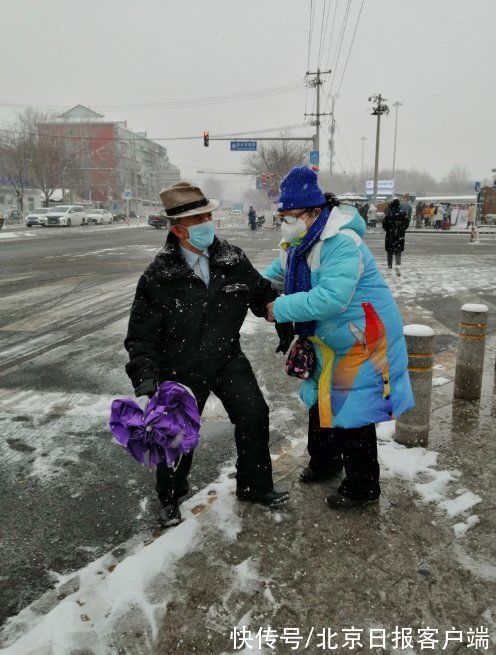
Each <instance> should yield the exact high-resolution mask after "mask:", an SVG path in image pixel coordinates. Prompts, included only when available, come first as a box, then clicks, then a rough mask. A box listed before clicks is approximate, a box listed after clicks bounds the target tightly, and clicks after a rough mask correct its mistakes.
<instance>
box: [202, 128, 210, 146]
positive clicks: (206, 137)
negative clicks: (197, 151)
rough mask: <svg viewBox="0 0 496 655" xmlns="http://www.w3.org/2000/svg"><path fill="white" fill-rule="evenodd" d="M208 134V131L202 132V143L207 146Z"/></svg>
mask: <svg viewBox="0 0 496 655" xmlns="http://www.w3.org/2000/svg"><path fill="white" fill-rule="evenodd" d="M208 141H209V135H208V132H203V145H204V146H205V148H208Z"/></svg>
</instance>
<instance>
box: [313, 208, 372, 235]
mask: <svg viewBox="0 0 496 655" xmlns="http://www.w3.org/2000/svg"><path fill="white" fill-rule="evenodd" d="M340 230H353V231H354V232H356V233H357V235H358V236H359V237H360V238H361V239H362V238H363V237H364V236H365V232H366V226H365V221H364V220H363V218H362V217H361V216H360V214H359V213H358V210H357V209H356V208H355V207H353V206H352V205H339V207H334V208H333V210H332V211H331V213H330V214H329V218H328V219H327V223H326V226H325V228H324V230H323V232H322V234H321V235H320V239H321V240H322V241H325V240H326V239H330V238H331V237H333V236H335V235H336V234H337V233H338V232H339V231H340Z"/></svg>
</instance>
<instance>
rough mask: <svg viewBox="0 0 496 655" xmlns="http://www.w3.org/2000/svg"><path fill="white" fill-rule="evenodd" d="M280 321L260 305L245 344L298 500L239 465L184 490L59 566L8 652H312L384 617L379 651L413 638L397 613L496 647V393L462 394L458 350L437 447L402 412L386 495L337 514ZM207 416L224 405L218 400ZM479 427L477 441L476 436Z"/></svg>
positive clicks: (276, 460) (437, 395)
mask: <svg viewBox="0 0 496 655" xmlns="http://www.w3.org/2000/svg"><path fill="white" fill-rule="evenodd" d="M270 329H271V328H270V326H268V325H267V324H266V323H265V322H263V321H259V320H258V319H255V318H254V317H250V318H249V319H248V321H247V323H246V324H245V326H244V328H243V332H244V334H245V342H246V343H245V350H246V351H247V354H248V356H250V357H251V358H252V361H254V362H256V363H257V364H258V365H259V367H258V369H257V370H256V372H257V376H258V377H259V380H260V381H261V383H262V385H263V387H264V392H265V393H266V395H267V398H268V401H269V404H270V406H271V410H272V411H271V416H272V430H273V433H274V434H276V435H278V440H277V441H276V443H274V444H273V446H272V452H273V464H274V472H275V478H276V481H277V484H278V486H280V487H287V488H289V489H290V491H291V502H290V504H289V505H288V506H287V507H285V508H284V509H281V510H280V511H277V512H274V511H272V512H271V511H269V510H265V509H263V508H261V507H258V506H251V505H245V504H241V503H239V502H237V501H236V500H235V496H234V480H233V479H232V477H233V472H234V468H233V467H227V468H226V469H225V470H224V471H223V473H222V474H221V476H220V477H219V479H218V480H217V481H216V482H214V483H213V484H210V485H209V486H207V487H206V488H204V489H202V490H200V491H199V492H198V493H197V494H196V495H194V496H193V497H191V498H190V499H189V500H188V501H187V502H186V503H184V505H183V516H184V519H185V520H184V522H183V523H182V524H181V525H180V526H178V527H177V528H173V529H170V530H169V531H166V532H161V531H157V532H155V533H153V534H142V535H137V536H136V537H135V538H134V539H131V540H130V541H128V542H126V543H124V544H122V547H120V548H117V549H114V550H113V551H112V552H110V553H107V554H106V555H104V556H103V557H100V558H99V559H98V560H96V561H94V562H92V563H90V564H89V565H88V566H86V567H84V568H83V569H82V570H80V571H77V572H75V573H73V574H69V575H65V576H57V575H56V574H54V578H55V579H56V584H55V587H54V589H53V590H51V591H49V592H47V593H46V594H45V595H44V596H43V597H42V598H41V599H39V601H36V602H35V603H33V604H32V605H31V606H30V607H28V608H26V609H25V610H23V611H22V612H21V613H20V614H19V615H18V616H17V617H14V618H12V619H10V620H9V621H8V622H7V624H6V625H5V627H4V630H3V632H2V636H1V641H0V644H1V645H2V646H3V647H4V650H2V651H1V652H2V653H5V654H6V655H7V654H8V655H52V654H54V655H55V654H57V655H58V654H60V655H66V654H67V655H69V653H85V655H90V654H95V655H100V654H101V655H104V654H107V653H108V654H109V655H110V654H112V655H114V654H116V653H129V654H131V653H133V654H134V653H137V654H138V653H174V655H183V654H186V653H188V654H189V653H199V654H200V653H201V654H202V655H207V654H212V655H220V654H221V653H226V654H228V653H229V654H230V653H234V652H243V653H250V652H277V653H286V652H293V651H294V650H296V652H298V651H299V650H301V651H303V650H305V649H304V646H305V643H307V642H308V647H307V649H306V652H314V653H317V652H320V651H321V650H323V649H322V648H319V646H318V643H319V641H322V638H323V637H322V635H323V634H324V633H323V632H322V631H323V630H325V629H327V628H329V629H331V632H333V633H336V635H335V636H334V637H333V641H332V644H333V645H334V644H341V647H342V648H345V645H343V644H346V641H345V640H346V639H347V636H348V637H349V634H348V633H346V632H345V631H346V630H348V631H349V630H351V629H352V628H354V629H355V630H356V629H358V630H362V631H363V632H361V633H360V634H361V636H362V642H363V643H364V652H368V651H367V650H366V648H365V644H367V645H368V639H369V637H370V630H379V631H381V630H382V631H384V635H386V636H385V639H386V641H385V643H386V644H387V647H386V648H385V649H384V650H383V651H379V650H378V651H377V652H398V651H397V650H396V651H394V650H393V648H392V643H393V642H392V641H391V639H392V636H391V631H393V630H394V629H395V627H396V626H399V627H400V628H404V629H405V630H408V629H411V630H412V634H413V635H414V641H413V642H412V643H417V644H418V643H420V642H418V639H419V638H420V635H421V634H423V633H421V632H419V631H421V630H423V629H426V628H427V627H429V628H430V629H437V630H438V631H439V632H438V634H437V637H436V638H438V639H439V641H440V644H439V648H438V650H439V651H440V652H441V650H442V646H443V641H444V640H445V639H446V631H447V630H452V629H454V627H456V629H457V630H459V631H462V632H463V635H464V636H463V638H464V640H465V644H466V643H468V642H469V640H470V639H471V638H472V636H473V635H472V636H471V633H470V630H471V629H472V630H473V629H475V628H479V627H480V626H482V627H483V628H484V630H485V629H487V630H488V637H487V640H488V645H489V646H488V648H489V650H486V651H485V652H491V650H490V648H492V647H493V646H494V644H496V633H495V627H496V626H495V623H494V618H493V615H492V614H491V612H492V609H491V599H494V589H495V582H496V566H495V563H494V561H491V559H490V558H491V556H493V555H494V549H493V547H492V544H493V542H492V538H491V534H492V532H493V529H494V516H492V514H491V511H490V508H491V506H494V485H492V483H491V480H492V479H493V478H491V476H490V472H489V471H490V470H491V469H493V468H494V462H495V458H494V449H495V444H494V439H493V436H494V435H493V436H491V435H492V421H493V418H492V417H491V405H490V403H488V402H485V403H483V404H482V405H481V407H480V408H478V411H479V414H478V415H477V416H475V415H474V411H476V408H474V406H473V405H470V404H469V405H468V406H466V407H465V408H462V409H461V410H460V408H459V407H458V408H453V407H452V405H451V402H450V398H451V393H452V379H453V356H452V353H445V354H443V356H442V357H440V358H439V359H438V361H437V364H436V367H437V368H436V376H435V379H436V380H437V381H436V382H435V389H434V403H433V417H434V420H433V425H432V435H433V439H432V441H433V446H432V447H430V448H428V449H424V448H412V449H407V448H405V447H403V446H400V445H398V444H396V443H395V442H394V441H393V439H392V435H393V430H394V425H393V424H392V423H389V424H383V425H381V426H380V427H379V441H380V446H379V455H380V462H381V469H382V486H383V495H382V498H381V503H380V505H379V506H376V507H371V508H368V509H367V510H365V511H362V512H356V513H352V514H339V513H333V512H331V511H330V510H329V509H328V507H327V506H326V505H325V503H324V498H325V496H326V494H327V493H328V489H329V488H330V487H331V486H333V485H332V483H325V484H319V485H315V486H302V485H301V484H300V483H299V482H298V479H297V478H298V473H299V470H300V469H301V468H302V467H303V466H304V465H305V462H306V459H307V458H306V454H305V432H306V413H305V411H304V409H303V408H302V407H301V405H300V404H299V403H298V402H297V401H296V398H295V383H294V381H293V380H291V379H289V378H286V377H285V376H284V375H283V374H281V373H280V371H277V370H275V371H274V372H273V371H272V369H269V368H268V367H267V366H262V365H261V362H264V360H265V361H270V359H271V358H272V359H273V341H272V340H270V339H267V338H266V337H267V335H268V331H269V330H270ZM491 348H494V344H492V346H491ZM256 352H258V355H257V356H255V355H256ZM488 367H490V362H489V361H488ZM490 373H491V372H490ZM490 373H488V375H490ZM487 382H488V384H486V386H485V392H486V393H490V392H491V387H490V385H489V382H490V379H489V377H488V380H487ZM52 400H53V402H55V400H56V399H52ZM106 400H107V399H101V401H100V402H101V403H103V405H102V404H100V405H99V404H98V402H96V399H92V398H90V397H88V399H87V404H88V406H89V407H92V408H93V409H92V412H91V413H92V415H95V416H96V415H97V414H98V412H99V411H101V412H102V415H103V411H106V406H105V407H104V405H105V402H106ZM460 411H462V414H460ZM463 411H465V413H466V414H465V416H464V418H463ZM207 415H210V416H213V417H219V416H222V415H223V410H222V409H221V408H220V407H219V403H218V401H216V399H212V400H211V401H210V404H209V406H208V408H207ZM472 440H473V441H475V440H476V441H477V448H473V449H472V450H471V451H467V450H464V449H466V448H467V443H468V444H470V443H471V441H472ZM481 458H482V459H481ZM478 470H481V471H483V474H482V475H480V476H477V471H478ZM493 474H494V471H493ZM145 509H146V508H145V507H143V508H142V510H143V511H145ZM474 598H477V602H476V603H475V602H474V600H473V599H474ZM269 628H270V630H273V631H274V633H272V632H270V631H269V632H268V630H269ZM236 629H237V630H238V632H236ZM274 634H276V635H277V636H276V637H275V638H274V639H275V641H274V642H273V644H274V648H271V647H270V645H268V644H269V643H271V639H270V638H271V636H272V637H274ZM483 634H485V633H483ZM243 636H244V638H243ZM291 637H292V639H293V641H292V642H291V641H290V638H291ZM474 638H475V637H474ZM291 644H293V645H295V644H296V647H297V648H295V649H291ZM456 646H460V643H459V642H458V644H456V642H453V643H449V642H448V647H447V648H446V649H445V650H443V652H448V653H450V652H457V651H455V650H452V647H456ZM417 648H418V646H417ZM356 650H358V651H359V650H360V649H359V648H358V646H357V647H356ZM337 652H345V651H337ZM371 652H374V651H373V650H372V651H371ZM400 652H401V651H400ZM404 652H406V653H414V652H418V650H417V649H415V650H411V649H410V650H408V649H406V650H404ZM480 652H484V651H483V649H480Z"/></svg>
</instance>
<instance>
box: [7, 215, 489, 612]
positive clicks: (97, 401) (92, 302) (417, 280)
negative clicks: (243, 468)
mask: <svg viewBox="0 0 496 655" xmlns="http://www.w3.org/2000/svg"><path fill="white" fill-rule="evenodd" d="M33 232H35V231H34V230H33ZM35 234H36V236H33V237H29V236H26V235H24V236H20V237H19V238H8V239H5V240H3V241H0V262H1V263H0V272H1V278H0V294H1V303H2V312H1V314H0V424H1V426H2V428H3V429H2V438H1V441H0V497H2V499H3V508H2V516H1V521H2V525H1V530H0V534H1V537H0V538H1V542H0V546H1V552H2V561H1V562H0V580H1V581H2V586H1V590H0V622H2V621H3V620H4V619H5V618H7V617H8V616H9V615H12V614H15V613H17V612H18V611H19V610H20V609H22V608H23V607H25V606H26V605H27V604H29V603H30V602H32V601H33V600H34V599H36V598H38V597H39V596H40V595H41V594H42V593H43V592H44V591H45V590H46V589H47V588H48V587H49V586H50V585H51V583H52V580H53V576H52V574H51V573H50V572H51V571H55V572H57V573H65V572H67V571H70V570H73V569H78V568H80V567H82V566H84V565H85V564H86V563H88V562H90V561H92V560H94V559H95V558H96V557H97V556H100V555H102V554H104V553H106V552H107V551H111V550H112V549H115V548H116V547H117V546H118V545H119V544H121V543H122V542H123V541H125V540H127V539H130V538H131V537H132V536H133V535H135V534H137V533H139V532H147V531H150V530H153V529H154V527H155V519H154V512H155V510H156V501H155V499H154V492H153V475H152V474H150V473H149V472H148V471H147V470H145V469H142V468H139V467H137V466H136V465H135V464H134V463H133V462H132V461H131V460H130V459H129V458H128V457H127V456H126V455H125V454H124V453H122V452H120V451H119V450H118V448H117V446H115V445H114V444H113V443H112V442H111V439H110V436H109V433H108V431H107V429H106V418H107V414H108V406H109V403H110V401H111V399H112V398H113V397H115V396H116V395H122V394H127V393H130V391H131V390H130V386H129V383H128V380H127V378H126V376H125V374H124V371H123V365H124V363H125V353H124V350H123V347H122V341H123V338H124V333H125V328H126V318H127V315H128V312H129V307H130V303H131V299H132V295H133V292H134V286H135V284H136V280H137V277H138V275H139V274H140V272H141V271H142V270H143V269H144V268H145V266H146V265H147V263H148V262H149V261H150V260H151V259H152V258H153V256H154V254H155V252H156V251H157V250H158V249H159V248H160V247H161V245H162V241H163V238H164V236H165V233H164V232H159V231H156V230H153V229H148V228H145V227H144V228H143V229H134V228H127V226H109V227H108V228H107V227H105V228H99V227H98V228H97V227H95V228H94V229H93V228H74V229H73V230H71V231H69V230H65V231H64V230H57V231H50V232H49V233H47V232H46V231H43V230H39V235H38V232H36V233H35ZM222 234H224V235H226V236H227V237H228V238H230V239H231V240H232V241H233V242H234V243H237V244H238V245H240V246H241V247H243V248H244V249H245V250H246V251H247V253H248V255H249V256H250V257H251V259H252V261H253V262H254V264H255V265H256V266H258V267H260V268H261V267H263V265H265V264H266V263H268V262H269V261H270V259H271V258H272V257H273V256H275V254H276V253H275V250H274V249H275V246H276V243H277V235H276V234H275V233H274V232H272V231H271V230H264V231H263V233H262V234H259V233H257V234H256V241H254V240H253V236H252V235H251V234H250V233H248V231H245V230H230V229H225V230H224V229H223V230H222ZM368 242H369V245H370V247H371V248H372V251H373V252H374V254H376V255H377V256H378V259H379V260H380V261H381V262H383V259H384V253H383V246H382V244H383V238H382V234H380V233H376V234H372V235H370V236H369V237H368ZM495 260H496V241H488V242H483V243H481V244H480V245H478V246H470V245H469V244H468V237H466V236H465V235H462V236H452V235H450V236H445V235H435V236H434V235H432V236H431V235H427V236H426V235H412V236H409V239H408V246H407V252H406V254H405V258H404V273H403V276H402V278H401V279H396V277H395V278H393V279H391V286H392V287H393V289H394V293H395V295H396V296H397V297H398V299H399V301H400V302H401V304H402V308H403V311H404V315H405V318H406V320H407V321H408V320H409V319H410V317H412V318H414V319H415V320H424V321H427V322H429V323H430V324H433V325H434V326H435V327H436V331H437V332H438V334H441V335H442V336H441V337H440V338H439V339H438V347H440V348H441V347H443V348H444V347H447V346H449V345H450V344H452V343H453V342H454V339H455V332H456V327H457V325H456V324H457V320H458V311H459V307H460V305H461V304H462V303H463V302H465V301H466V300H473V299H474V298H480V300H481V301H484V302H485V303H486V304H488V305H489V307H490V309H491V312H490V315H492V319H491V322H490V331H491V332H494V330H495V328H496V326H495V324H494V317H495V316H496V276H495V274H494V266H495ZM382 265H383V264H382V263H381V266H382ZM243 332H244V337H243V340H244V344H245V348H246V352H247V354H248V355H249V357H250V358H251V360H252V362H253V365H254V369H255V371H256V372H257V375H259V378H260V380H261V383H262V384H263V385H265V386H266V388H267V391H268V393H269V395H271V394H272V395H273V396H275V397H276V396H277V394H278V393H280V390H279V389H278V385H280V384H281V379H282V374H281V371H280V370H277V371H276V372H274V370H273V368H272V365H271V363H270V361H268V354H270V352H271V350H272V344H271V342H270V340H273V342H274V344H273V345H274V348H275V338H274V337H273V335H272V333H271V331H270V328H269V329H267V328H266V327H265V324H260V323H259V322H258V321H257V320H256V319H254V317H249V319H248V320H247V323H245V326H244V328H243ZM255 336H256V338H255ZM260 338H262V339H263V341H264V346H263V347H261V346H260V344H259V341H258V340H259V339H260ZM279 363H280V362H279ZM277 407H278V405H277V403H276V404H275V405H274V408H275V412H276V414H275V425H278V422H277V421H278V418H277V411H278V410H277ZM207 417H210V420H209V421H207V422H206V424H205V428H204V434H203V445H202V447H201V449H200V451H199V453H198V454H197V456H196V464H195V466H194V468H193V472H192V484H193V491H197V490H198V489H201V488H203V487H204V486H205V485H207V484H209V483H210V482H212V481H213V480H215V479H216V477H217V475H218V473H219V471H220V470H221V469H222V467H223V466H224V465H225V464H226V463H228V462H230V461H231V460H232V457H233V455H234V449H233V440H232V438H231V428H230V426H229V424H227V423H226V422H225V420H224V421H223V420H222V419H223V418H224V415H223V412H222V410H221V408H219V406H218V403H216V402H215V399H212V401H211V402H210V403H209V406H208V408H207ZM273 418H274V416H273ZM219 419H220V421H219ZM281 420H282V419H281ZM286 420H287V417H286ZM273 423H274V421H273ZM286 431H287V430H286ZM277 438H278V435H277V434H276V433H275V434H274V439H275V440H277ZM205 444H206V446H205ZM198 462H200V464H198ZM40 544H42V545H43V547H40Z"/></svg>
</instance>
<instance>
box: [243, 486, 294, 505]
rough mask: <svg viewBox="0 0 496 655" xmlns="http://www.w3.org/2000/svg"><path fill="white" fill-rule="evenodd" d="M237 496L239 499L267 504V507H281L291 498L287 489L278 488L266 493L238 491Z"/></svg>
mask: <svg viewBox="0 0 496 655" xmlns="http://www.w3.org/2000/svg"><path fill="white" fill-rule="evenodd" d="M236 496H237V497H238V500H242V501H245V502H248V503H258V504H260V505H267V507H279V506H280V505H283V504H284V503H285V502H287V501H288V500H289V493H288V492H287V491H277V490H276V489H272V491H269V492H267V493H265V494H263V493H257V492H251V491H244V492H241V493H237V492H236Z"/></svg>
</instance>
